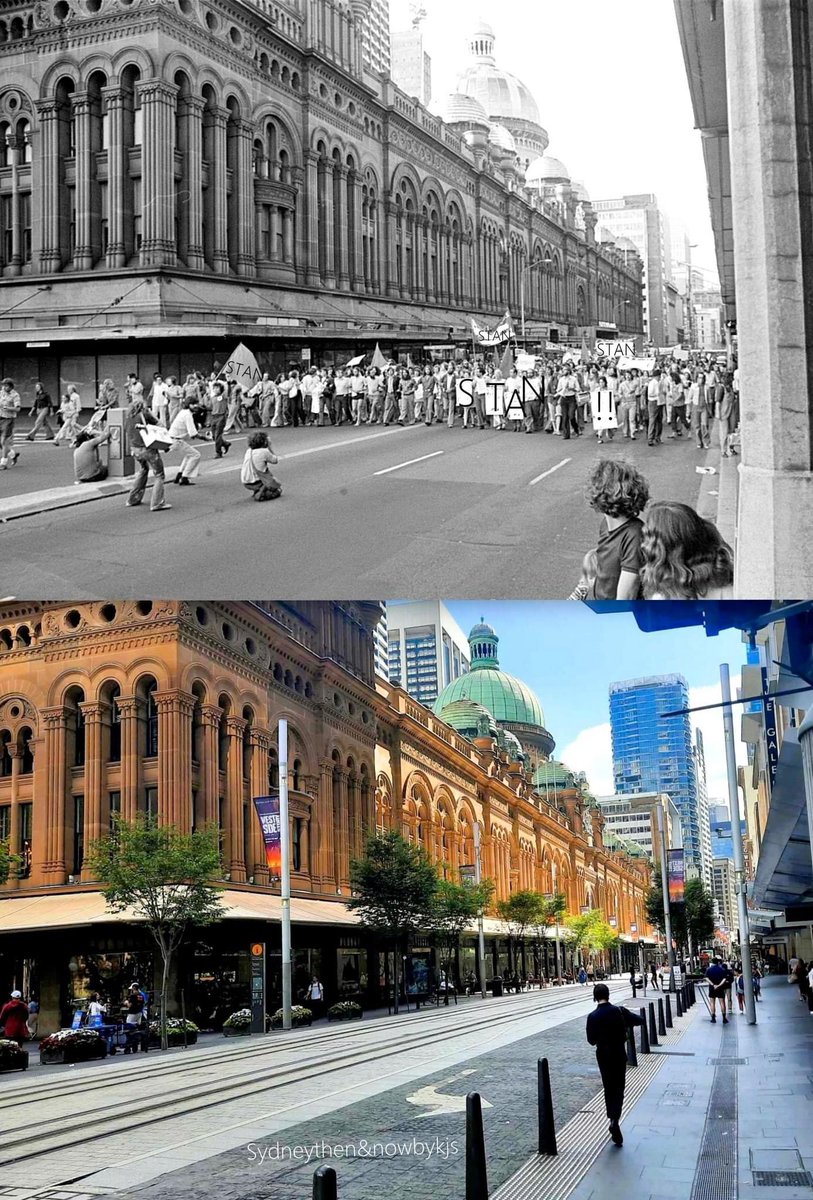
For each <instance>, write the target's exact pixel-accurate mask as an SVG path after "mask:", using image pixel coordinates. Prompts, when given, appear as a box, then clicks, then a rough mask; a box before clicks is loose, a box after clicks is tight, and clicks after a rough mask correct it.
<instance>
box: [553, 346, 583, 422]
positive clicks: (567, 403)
mask: <svg viewBox="0 0 813 1200" xmlns="http://www.w3.org/2000/svg"><path fill="white" fill-rule="evenodd" d="M578 394H579V381H578V379H577V378H576V374H575V372H574V370H573V366H572V364H570V363H568V364H567V366H566V367H565V369H564V373H563V374H562V377H561V378H560V380H559V385H558V387H557V389H556V397H557V399H558V400H559V401H560V402H561V405H562V436H563V437H564V438H565V440H566V441H569V440H570V434H571V432H572V433H573V436H574V437H578V436H579V434H580V432H581V431H580V429H579V423H578V418H577V416H576V397H577V396H578Z"/></svg>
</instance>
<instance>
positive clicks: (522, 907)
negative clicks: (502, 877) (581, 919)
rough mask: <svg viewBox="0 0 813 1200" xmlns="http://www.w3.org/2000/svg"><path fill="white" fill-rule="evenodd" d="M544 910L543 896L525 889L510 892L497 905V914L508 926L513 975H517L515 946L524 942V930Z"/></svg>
mask: <svg viewBox="0 0 813 1200" xmlns="http://www.w3.org/2000/svg"><path fill="white" fill-rule="evenodd" d="M545 911H546V905H545V897H544V896H543V895H541V894H540V893H539V892H532V891H527V890H526V891H521V892H512V893H511V895H510V896H509V897H508V899H507V900H500V902H499V904H498V905H497V915H498V916H499V917H501V918H502V920H503V921H505V923H506V925H507V926H508V936H509V938H510V939H511V944H512V947H513V968H514V974H515V975H519V970H518V967H517V947H518V945H523V944H524V941H525V934H526V931H527V930H528V929H529V928H532V927H533V926H535V925H536V924H537V922H538V921H540V920H541V919H542V917H543V915H544V913H545Z"/></svg>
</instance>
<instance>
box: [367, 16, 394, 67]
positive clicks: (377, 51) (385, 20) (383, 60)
mask: <svg viewBox="0 0 813 1200" xmlns="http://www.w3.org/2000/svg"><path fill="white" fill-rule="evenodd" d="M362 54H363V57H364V62H365V63H366V65H367V66H368V67H370V68H372V70H373V71H381V72H382V73H383V74H385V75H389V73H390V66H391V58H390V0H372V3H371V4H370V11H369V14H368V16H367V18H366V20H365V22H364V32H363V34H362Z"/></svg>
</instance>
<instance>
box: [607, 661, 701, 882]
mask: <svg viewBox="0 0 813 1200" xmlns="http://www.w3.org/2000/svg"><path fill="white" fill-rule="evenodd" d="M688 707H689V687H688V684H687V683H686V680H685V679H684V678H683V676H682V675H654V676H650V677H648V678H645V679H629V680H626V681H625V682H620V683H612V684H610V725H611V729H612V745H613V777H614V780H615V790H616V793H618V794H619V795H625V794H630V793H632V794H636V793H640V792H666V793H667V794H668V795H669V796H670V797H671V798H672V801H673V802H674V804H675V806H676V807H677V810H678V812H679V813H680V823H681V828H682V831H683V848H684V852H685V861H686V873H687V876H688V877H691V876H693V875H694V876H699V875H702V866H703V863H702V855H701V839H700V824H699V818H698V811H697V768H696V765H695V757H694V748H693V746H692V729H691V724H690V722H689V716H688V713H685V712H682V713H681V714H680V715H679V716H672V717H665V716H664V715H663V714H665V713H673V712H677V711H678V710H681V709H687V708H688Z"/></svg>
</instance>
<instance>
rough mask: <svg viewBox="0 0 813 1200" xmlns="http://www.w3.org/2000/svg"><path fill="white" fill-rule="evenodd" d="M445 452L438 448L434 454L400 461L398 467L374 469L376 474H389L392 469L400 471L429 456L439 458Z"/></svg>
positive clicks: (423, 460)
mask: <svg viewBox="0 0 813 1200" xmlns="http://www.w3.org/2000/svg"><path fill="white" fill-rule="evenodd" d="M443 453H445V452H444V451H443V450H436V451H435V452H434V454H422V455H421V457H420V458H411V459H410V460H409V462H403V463H398V465H397V466H396V467H385V468H384V470H383V471H374V472H373V474H374V475H389V473H390V471H400V470H401V468H402V467H411V466H413V464H414V463H419V462H425V461H426V459H427V458H437V456H438V455H439V454H443Z"/></svg>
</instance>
